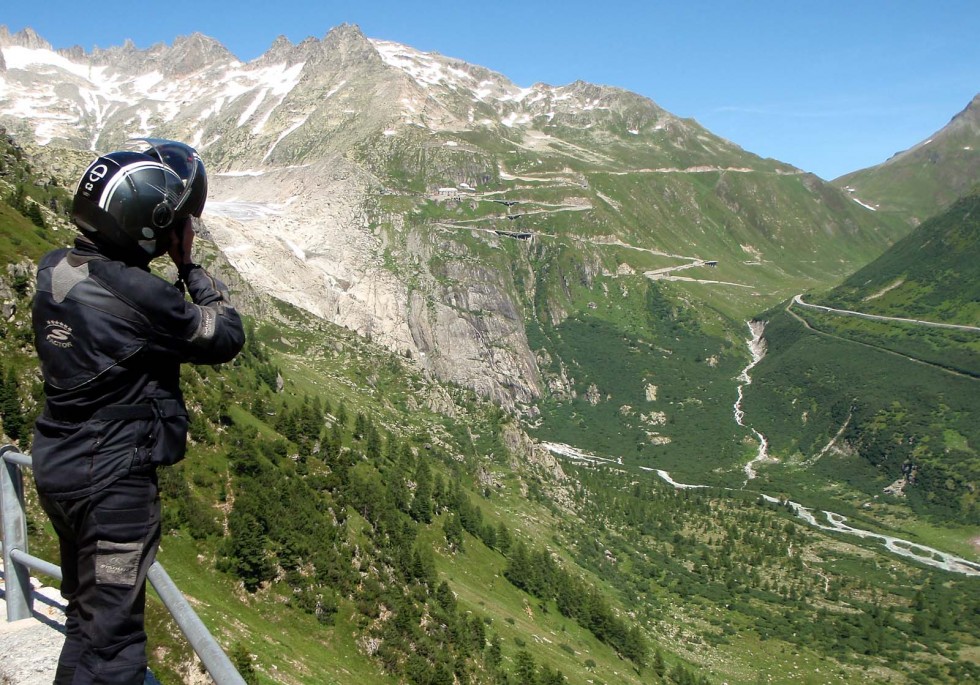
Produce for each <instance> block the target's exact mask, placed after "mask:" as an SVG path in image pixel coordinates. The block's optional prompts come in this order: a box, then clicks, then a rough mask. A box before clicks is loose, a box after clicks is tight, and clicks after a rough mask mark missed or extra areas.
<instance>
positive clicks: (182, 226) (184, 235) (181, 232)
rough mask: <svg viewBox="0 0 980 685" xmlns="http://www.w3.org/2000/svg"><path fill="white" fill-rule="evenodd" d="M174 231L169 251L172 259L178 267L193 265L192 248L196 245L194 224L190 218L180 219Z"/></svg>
mask: <svg viewBox="0 0 980 685" xmlns="http://www.w3.org/2000/svg"><path fill="white" fill-rule="evenodd" d="M173 231H174V235H173V238H172V239H171V241H170V249H169V250H168V252H169V254H170V258H171V259H172V260H174V264H175V265H177V266H178V267H180V266H181V265H183V264H190V263H192V262H193V260H192V259H191V247H192V246H193V245H194V222H193V221H192V220H191V218H190V217H187V218H185V219H178V220H177V225H176V226H175V227H174V229H173Z"/></svg>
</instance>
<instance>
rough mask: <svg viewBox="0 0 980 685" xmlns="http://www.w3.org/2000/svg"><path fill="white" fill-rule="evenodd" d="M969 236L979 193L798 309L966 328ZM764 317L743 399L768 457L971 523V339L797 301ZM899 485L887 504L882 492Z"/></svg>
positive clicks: (971, 317)
mask: <svg viewBox="0 0 980 685" xmlns="http://www.w3.org/2000/svg"><path fill="white" fill-rule="evenodd" d="M978 230H980V198H978V197H977V196H970V197H966V198H963V199H961V200H960V201H958V202H956V203H955V204H954V205H953V206H952V207H951V208H950V209H949V210H948V211H947V212H945V213H943V214H942V215H939V216H937V217H934V218H932V219H930V220H929V221H927V222H925V223H923V224H922V225H921V226H920V227H919V228H917V229H916V230H915V231H914V232H913V233H911V234H910V235H909V236H907V237H906V238H904V239H903V240H901V241H899V242H898V243H896V245H895V246H893V247H892V248H891V249H890V250H889V251H888V252H886V253H885V254H884V255H882V256H881V257H880V258H879V259H877V260H875V261H874V262H872V263H870V264H869V265H868V266H866V267H864V268H863V269H861V270H859V271H858V272H856V273H855V274H854V275H853V276H851V277H850V278H848V279H847V280H846V281H845V282H844V283H843V284H842V285H841V286H839V287H838V288H835V289H833V290H831V291H830V292H828V293H826V294H825V295H822V296H810V297H808V300H807V301H808V302H812V303H815V304H819V305H824V306H828V307H832V308H838V309H846V310H850V311H859V312H863V313H869V314H876V315H883V316H890V317H899V318H910V319H918V320H923V321H932V322H943V323H955V324H961V325H967V326H976V325H977V324H978V323H980V319H978V314H980V309H978V307H980V304H978V297H980V293H978V291H977V283H980V267H978V264H980V261H978V259H977V257H978V253H977V245H978V242H977V238H978ZM765 318H767V319H768V325H767V329H766V339H767V341H768V353H767V355H766V358H765V359H764V360H763V361H762V362H761V363H760V364H759V365H758V367H757V368H756V376H757V378H756V380H757V382H755V383H753V385H752V386H751V387H750V388H749V390H748V392H747V393H746V403H747V406H748V408H749V411H750V413H751V414H752V415H753V416H754V417H755V419H754V425H755V427H756V428H758V429H759V430H761V431H762V432H763V433H765V434H766V435H767V436H768V437H769V438H770V440H771V445H772V448H773V451H774V453H775V454H777V455H778V456H780V457H782V458H784V459H789V460H790V461H791V462H792V464H793V465H791V466H788V467H787V469H786V470H787V471H788V472H793V473H795V475H794V476H792V477H793V478H796V479H798V480H807V481H811V482H817V481H819V480H825V481H827V482H830V481H835V480H844V481H845V482H847V483H849V484H850V485H851V486H852V487H853V488H854V489H856V491H858V492H861V493H863V495H864V496H865V497H876V498H884V499H886V500H888V501H891V502H893V503H896V504H902V505H903V506H905V505H908V506H911V508H912V509H913V510H914V511H916V512H918V513H920V514H928V515H934V516H936V517H937V518H939V519H942V520H945V521H949V522H953V523H955V522H960V523H971V524H974V525H975V524H976V523H977V522H978V521H980V512H978V508H977V493H976V489H977V483H978V482H980V455H978V453H977V446H978V445H980V432H978V429H977V426H976V421H975V420H974V418H975V416H976V415H977V412H978V410H980V405H978V400H977V398H978V397H980V395H978V392H977V390H978V383H980V334H978V333H977V332H976V331H972V330H955V329H944V328H936V327H929V326H924V325H921V324H916V323H903V322H896V321H871V320H867V319H862V318H858V317H853V316H842V315H838V314H834V313H831V312H826V311H820V310H813V309H806V308H803V307H800V306H798V305H796V306H793V307H792V311H788V310H785V309H783V308H779V309H775V310H771V311H770V312H769V313H768V314H767V315H766V316H765ZM835 436H836V438H835ZM831 442H834V445H835V446H834V448H833V449H830V450H825V447H827V446H828V445H829V444H830V443H831ZM821 454H823V455H824V456H822V457H819V459H818V455H821ZM903 469H904V472H903ZM783 477H790V476H787V475H785V474H784V476H783ZM904 481H908V482H907V483H905V484H904V485H903V487H902V488H901V489H902V493H901V494H899V495H898V496H894V495H889V496H885V495H883V494H882V491H883V488H885V487H886V486H889V485H892V484H894V483H896V482H899V483H900V484H902V483H904Z"/></svg>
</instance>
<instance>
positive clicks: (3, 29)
mask: <svg viewBox="0 0 980 685" xmlns="http://www.w3.org/2000/svg"><path fill="white" fill-rule="evenodd" d="M13 46H16V47H21V48H31V49H32V50H51V44H50V43H49V42H48V41H46V40H44V39H43V38H41V36H39V35H37V33H35V32H34V29H32V28H31V27H30V26H28V27H26V28H24V29H22V30H21V31H18V32H17V33H14V34H11V33H10V30H9V29H8V28H7V26H6V25H4V24H0V47H13Z"/></svg>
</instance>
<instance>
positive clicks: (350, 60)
mask: <svg viewBox="0 0 980 685" xmlns="http://www.w3.org/2000/svg"><path fill="white" fill-rule="evenodd" d="M321 48H322V51H323V55H324V56H325V57H327V58H328V59H331V60H333V61H335V62H337V63H338V66H345V67H346V66H358V67H363V66H365V65H380V64H381V55H380V54H379V53H378V50H377V49H376V48H375V47H374V45H373V44H372V43H371V41H369V40H368V39H367V37H366V36H365V35H364V34H363V33H361V29H360V27H358V26H357V25H356V24H341V25H340V26H337V27H335V28H333V29H331V30H330V31H329V32H328V33H327V35H326V36H324V37H323V41H322V42H321Z"/></svg>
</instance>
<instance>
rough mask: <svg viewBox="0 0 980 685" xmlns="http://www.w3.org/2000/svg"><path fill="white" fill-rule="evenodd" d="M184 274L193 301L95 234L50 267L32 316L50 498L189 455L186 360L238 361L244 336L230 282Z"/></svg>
mask: <svg viewBox="0 0 980 685" xmlns="http://www.w3.org/2000/svg"><path fill="white" fill-rule="evenodd" d="M180 277H181V280H182V281H183V283H184V285H185V286H186V288H187V292H188V293H189V294H190V297H191V300H192V302H190V301H188V300H187V299H186V298H185V295H184V292H183V289H182V288H179V287H175V286H174V285H172V284H170V283H168V282H166V281H164V280H163V279H161V278H158V277H157V276H155V275H153V274H152V273H150V271H149V270H148V269H146V268H141V267H137V266H130V265H127V264H126V263H124V262H121V261H116V260H112V259H109V258H107V257H106V256H105V255H104V254H102V253H101V252H100V251H99V249H98V248H97V247H96V246H95V245H94V244H93V243H92V242H90V241H89V240H87V239H85V238H79V239H78V240H76V242H75V247H74V248H73V249H61V250H55V251H53V252H50V253H48V254H47V255H45V256H44V257H43V258H42V259H41V262H40V264H39V265H38V275H37V294H36V296H35V298H34V304H33V311H32V320H33V326H34V344H35V347H36V349H37V354H38V358H39V359H40V362H41V374H42V376H43V378H44V391H45V397H46V399H45V406H44V411H43V412H42V414H41V416H40V417H39V418H38V420H37V422H36V424H35V431H34V443H33V448H32V452H33V458H34V477H35V481H36V483H37V488H38V490H39V491H40V492H43V493H45V494H46V495H48V496H51V497H53V498H56V499H73V498H77V497H83V496H87V495H90V494H91V493H93V492H95V491H97V490H99V489H101V488H103V487H105V486H107V485H109V484H110V483H111V482H113V481H114V480H116V479H117V478H120V477H122V476H125V475H127V474H128V473H131V472H134V471H141V470H148V469H151V468H152V466H154V465H161V464H173V463H175V462H177V461H179V460H180V459H182V458H183V456H184V452H185V450H186V438H187V410H186V407H185V405H184V398H183V394H182V393H181V390H180V383H179V381H180V364H181V363H184V362H190V363H195V364H219V363H222V362H227V361H230V360H231V359H233V358H234V357H235V355H237V354H238V352H239V351H240V350H241V348H242V345H243V344H244V342H245V335H244V330H243V327H242V322H241V318H240V317H239V315H238V313H237V312H236V311H235V309H234V308H233V307H232V306H231V304H230V303H229V301H228V291H227V288H225V286H224V285H223V284H222V283H221V282H220V281H218V280H216V279H215V278H213V277H212V276H211V275H210V274H208V272H207V271H205V270H204V269H203V268H201V267H199V266H196V265H191V266H185V267H182V268H181V269H180Z"/></svg>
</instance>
